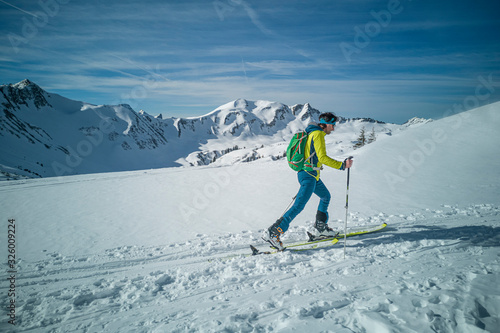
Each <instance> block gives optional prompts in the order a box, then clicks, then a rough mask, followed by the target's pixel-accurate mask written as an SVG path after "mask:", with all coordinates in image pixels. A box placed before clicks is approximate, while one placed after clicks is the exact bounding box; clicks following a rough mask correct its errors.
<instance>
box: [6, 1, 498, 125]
mask: <svg viewBox="0 0 500 333" xmlns="http://www.w3.org/2000/svg"><path fill="white" fill-rule="evenodd" d="M0 22H1V23H0V29H1V34H0V79H1V80H0V84H8V83H16V82H19V81H21V80H23V79H25V78H27V79H30V80H32V81H33V82H35V83H37V84H38V85H40V86H41V87H42V88H44V89H46V90H48V91H50V92H55V93H59V94H61V95H63V96H66V97H69V98H72V99H76V100H81V101H85V102H89V103H93V104H119V103H127V104H130V105H131V106H132V107H133V108H134V109H135V110H137V111H139V110H141V109H143V110H145V111H147V112H148V113H150V114H153V115H156V114H159V113H162V114H163V116H165V117H170V116H174V117H186V116H198V115H202V114H205V113H208V112H210V111H212V110H214V109H215V108H217V107H218V106H220V105H222V104H225V103H227V102H230V101H232V100H235V99H237V98H245V99H248V100H257V99H263V100H270V101H277V102H281V103H284V104H287V105H293V104H303V103H310V104H311V105H312V106H313V107H315V108H317V109H319V110H321V111H334V112H336V113H337V114H339V115H342V116H346V117H372V118H375V119H378V120H383V121H388V122H396V123H402V122H404V121H406V120H407V119H409V118H411V117H414V116H418V117H425V118H434V119H438V118H441V117H443V116H444V115H447V114H450V113H455V112H458V111H460V110H462V109H464V110H465V109H470V108H471V107H474V106H478V105H484V104H489V103H492V102H495V101H498V100H500V3H499V2H498V1H486V0H465V1H460V0H455V1H451V0H440V1H435V0H434V1H431V0H411V1H410V0H389V1H361V0H350V1H332V0H330V1H323V0H321V1H305V0H286V1H285V0H278V1H269V0H267V1H260V0H259V1H256V0H215V1H212V0H208V1H194V0H192V1H189V0H188V1H168V0H162V1H153V0H150V1H141V2H139V1H133V2H132V1H126V0H122V1H115V0H112V1H95V0H87V1H77V0H72V1H71V0H42V1H26V0H5V1H4V0H0Z"/></svg>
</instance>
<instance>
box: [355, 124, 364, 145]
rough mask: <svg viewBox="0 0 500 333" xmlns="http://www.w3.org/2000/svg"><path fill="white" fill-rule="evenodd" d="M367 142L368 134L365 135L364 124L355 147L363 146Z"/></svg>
mask: <svg viewBox="0 0 500 333" xmlns="http://www.w3.org/2000/svg"><path fill="white" fill-rule="evenodd" d="M365 144H366V136H365V127H364V126H363V127H362V128H361V133H360V134H359V136H358V140H357V142H356V144H355V145H354V149H358V148H361V147H363V146H364V145H365Z"/></svg>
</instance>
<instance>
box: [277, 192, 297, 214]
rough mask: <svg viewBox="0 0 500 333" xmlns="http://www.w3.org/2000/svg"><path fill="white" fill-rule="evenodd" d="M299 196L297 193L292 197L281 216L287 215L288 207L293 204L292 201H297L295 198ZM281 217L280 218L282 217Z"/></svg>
mask: <svg viewBox="0 0 500 333" xmlns="http://www.w3.org/2000/svg"><path fill="white" fill-rule="evenodd" d="M296 197H297V195H295V196H294V197H293V198H292V201H291V202H290V203H289V204H288V206H287V207H286V208H285V210H284V211H283V213H281V217H283V215H285V213H286V211H287V210H288V208H290V206H291V205H292V203H293V202H294V201H295V198H296ZM281 217H280V218H281Z"/></svg>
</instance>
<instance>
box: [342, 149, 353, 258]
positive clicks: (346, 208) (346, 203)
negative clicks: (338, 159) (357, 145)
mask: <svg viewBox="0 0 500 333" xmlns="http://www.w3.org/2000/svg"><path fill="white" fill-rule="evenodd" d="M352 158H353V157H352V156H349V157H348V158H346V159H345V161H344V163H345V162H346V161H347V160H352ZM350 174H351V168H348V169H347V190H346V193H345V223H344V259H345V252H346V249H345V248H346V240H347V212H348V209H349V177H350Z"/></svg>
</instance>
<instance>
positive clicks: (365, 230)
mask: <svg viewBox="0 0 500 333" xmlns="http://www.w3.org/2000/svg"><path fill="white" fill-rule="evenodd" d="M385 227H387V223H382V224H380V225H377V226H372V227H356V228H349V229H348V230H347V231H348V232H347V234H346V237H352V236H358V235H364V234H370V233H373V232H377V231H381V230H383V229H384V228H385ZM308 234H309V233H308ZM311 236H312V237H313V239H312V240H311V239H310V238H311V237H310V236H308V237H309V240H307V241H305V242H304V241H302V242H296V243H290V244H285V249H284V250H283V251H278V250H276V249H274V248H272V249H271V250H266V251H261V250H259V249H258V248H257V247H255V246H253V245H250V250H251V251H252V253H251V254H233V255H230V256H227V257H222V258H217V259H218V260H229V259H233V258H244V257H251V256H256V255H262V254H276V253H280V252H301V251H307V250H314V249H320V248H326V247H329V246H332V245H334V244H336V243H337V242H338V241H339V239H343V238H344V234H343V233H342V234H341V233H338V234H337V235H336V236H334V237H333V236H332V237H326V238H322V237H320V238H319V239H318V237H317V236H314V235H312V234H311ZM327 242H330V244H329V243H327ZM210 261H211V260H210Z"/></svg>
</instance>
